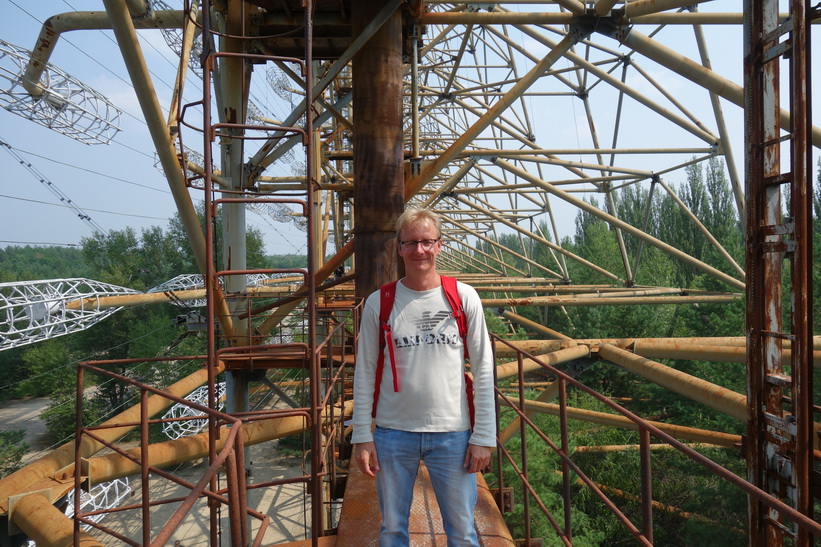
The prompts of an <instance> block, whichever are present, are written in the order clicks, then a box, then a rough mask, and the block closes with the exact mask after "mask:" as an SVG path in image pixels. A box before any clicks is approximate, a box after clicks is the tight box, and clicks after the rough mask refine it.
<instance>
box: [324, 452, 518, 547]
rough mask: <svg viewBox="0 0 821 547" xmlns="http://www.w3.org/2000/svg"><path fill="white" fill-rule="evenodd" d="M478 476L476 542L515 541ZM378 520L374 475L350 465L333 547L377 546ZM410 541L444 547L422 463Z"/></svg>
mask: <svg viewBox="0 0 821 547" xmlns="http://www.w3.org/2000/svg"><path fill="white" fill-rule="evenodd" d="M477 479H478V483H479V498H478V502H477V504H476V529H477V532H478V534H479V545H483V546H488V547H491V546H492V547H496V546H507V547H511V546H514V545H516V543H515V542H514V541H513V539H512V538H511V536H510V532H509V531H508V529H507V525H506V524H505V521H504V520H503V519H502V514H501V513H500V512H499V508H498V507H497V505H496V501H495V500H494V498H493V495H492V494H491V492H490V489H489V488H488V486H487V483H486V482H485V479H484V476H483V475H482V474H481V473H480V474H478V475H477ZM380 520H381V514H380V512H379V502H378V501H377V497H376V483H375V481H374V479H372V478H370V477H368V476H367V475H364V474H363V473H362V472H361V471H360V470H359V468H358V467H357V466H355V465H352V466H351V469H350V471H349V473H348V481H347V484H346V486H345V498H344V501H343V502H342V514H341V516H340V519H339V527H338V528H337V536H336V543H335V544H334V545H335V546H336V547H368V546H373V547H376V546H378V545H379V523H380ZM410 543H411V545H412V546H422V545H424V546H442V547H444V546H446V545H447V538H446V537H445V530H444V528H443V526H442V516H441V514H440V513H439V505H438V504H437V503H436V496H435V494H434V492H433V487H432V486H431V483H430V476H429V475H428V471H427V469H426V468H425V466H424V464H422V465H421V466H420V469H419V476H418V477H417V479H416V485H415V486H414V491H413V506H412V507H411V519H410Z"/></svg>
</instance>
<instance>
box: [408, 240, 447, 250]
mask: <svg viewBox="0 0 821 547" xmlns="http://www.w3.org/2000/svg"><path fill="white" fill-rule="evenodd" d="M441 239H442V238H441V237H437V238H436V239H416V240H412V239H409V240H407V241H400V242H399V247H401V248H402V249H404V250H406V251H413V250H415V249H416V247H417V246H419V245H421V246H422V250H423V251H430V250H431V249H433V246H434V245H436V243H437V242H438V241H440V240H441Z"/></svg>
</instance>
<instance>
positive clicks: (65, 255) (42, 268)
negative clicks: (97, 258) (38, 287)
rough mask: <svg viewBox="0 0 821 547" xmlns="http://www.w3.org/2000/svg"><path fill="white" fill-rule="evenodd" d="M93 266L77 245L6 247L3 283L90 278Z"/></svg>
mask: <svg viewBox="0 0 821 547" xmlns="http://www.w3.org/2000/svg"><path fill="white" fill-rule="evenodd" d="M90 271H91V270H90V268H89V266H88V265H87V264H86V263H85V261H84V259H83V254H82V252H81V251H80V249H76V248H74V247H31V246H29V245H26V246H25V247H6V248H5V249H0V283H8V282H11V281H30V280H33V279H63V278H69V277H89V275H90Z"/></svg>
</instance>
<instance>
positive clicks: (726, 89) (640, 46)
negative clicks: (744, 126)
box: [611, 30, 821, 148]
mask: <svg viewBox="0 0 821 547" xmlns="http://www.w3.org/2000/svg"><path fill="white" fill-rule="evenodd" d="M611 37H612V38H614V39H617V40H619V42H620V43H621V44H622V45H625V46H627V47H629V48H631V49H633V50H634V51H636V52H637V53H641V54H642V55H644V56H645V57H647V58H649V59H652V60H653V61H655V62H657V63H659V64H660V65H662V66H664V67H667V68H668V69H670V70H672V71H673V72H675V73H676V74H679V75H680V76H683V77H684V78H687V79H688V80H690V81H691V82H693V83H695V84H698V85H700V86H702V87H703V88H705V89H707V90H708V91H711V92H713V93H715V94H716V95H718V96H719V97H722V98H724V99H726V100H728V101H730V102H731V103H733V104H735V105H737V106H739V107H742V108H743V107H744V89H743V88H742V87H741V86H740V85H738V84H736V83H734V82H732V81H730V80H729V79H727V78H725V77H723V76H720V75H718V74H716V73H715V72H713V71H711V70H708V69H706V68H704V67H703V66H702V65H700V64H698V63H696V62H695V61H693V60H691V59H689V58H687V57H685V56H684V55H682V54H680V53H678V52H677V51H674V50H673V49H671V48H668V47H666V46H664V45H662V44H660V43H658V42H656V41H654V40H652V39H651V38H649V37H647V36H645V35H643V34H641V33H640V32H637V31H635V30H631V31H630V32H628V33H626V34H617V35H611ZM777 112H778V116H779V118H780V127H781V128H782V129H784V130H789V128H790V112H789V110H787V109H785V108H781V109H777ZM810 128H811V129H810V131H811V135H812V144H813V145H814V146H815V147H817V148H821V127H817V126H810Z"/></svg>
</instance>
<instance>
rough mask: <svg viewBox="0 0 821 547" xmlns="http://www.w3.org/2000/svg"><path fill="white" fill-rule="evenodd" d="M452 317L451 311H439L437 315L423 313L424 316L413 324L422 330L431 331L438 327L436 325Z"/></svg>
mask: <svg viewBox="0 0 821 547" xmlns="http://www.w3.org/2000/svg"><path fill="white" fill-rule="evenodd" d="M448 317H450V312H449V311H445V310H443V311H439V312H437V313H436V315H434V316H431V314H430V312H428V311H426V312H423V313H422V317H420V318H419V319H416V320H415V321H413V324H414V325H416V327H417V328H418V329H419V330H421V331H431V330H433V329H434V328H436V325H438V324H439V323H441V322H442V321H444V320H445V319H447V318H448Z"/></svg>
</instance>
